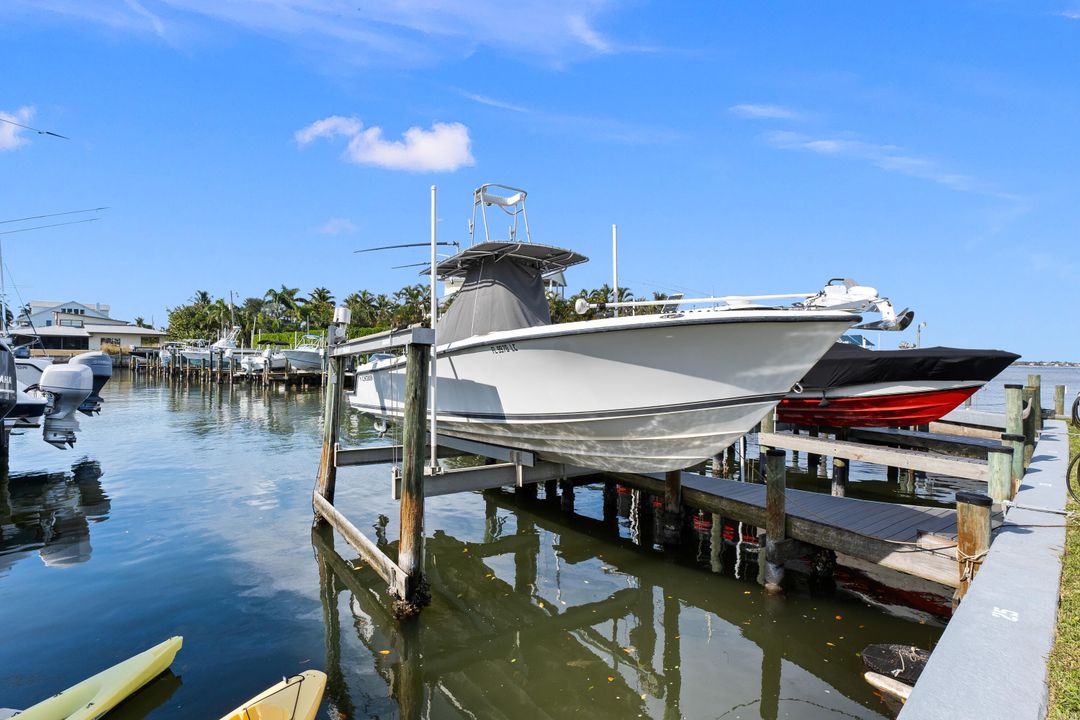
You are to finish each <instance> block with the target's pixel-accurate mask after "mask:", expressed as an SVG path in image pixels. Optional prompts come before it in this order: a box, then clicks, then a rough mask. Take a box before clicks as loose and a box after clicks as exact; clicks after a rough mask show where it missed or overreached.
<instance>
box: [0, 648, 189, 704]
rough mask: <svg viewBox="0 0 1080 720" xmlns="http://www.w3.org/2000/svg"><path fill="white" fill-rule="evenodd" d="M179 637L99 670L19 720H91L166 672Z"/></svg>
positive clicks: (175, 650) (173, 656) (174, 653)
mask: <svg viewBox="0 0 1080 720" xmlns="http://www.w3.org/2000/svg"><path fill="white" fill-rule="evenodd" d="M183 642H184V639H183V638H182V637H180V636H176V637H172V638H169V639H168V640H166V641H165V642H163V643H161V644H160V645H155V646H154V647H152V648H150V649H149V650H147V651H146V652H141V653H139V654H138V655H136V656H134V657H131V658H128V659H127V660H125V661H123V662H122V663H118V664H116V665H113V666H112V667H111V668H109V669H108V670H102V671H101V672H99V673H98V674H97V675H94V676H93V677H89V678H87V679H86V680H83V681H82V682H81V683H79V684H78V685H72V686H71V687H69V688H68V689H67V690H64V691H63V692H61V693H58V694H56V695H53V696H52V697H51V698H49V699H48V700H43V701H42V702H39V703H38V704H37V705H35V706H34V707H32V708H29V709H27V710H23V711H22V712H21V713H19V714H18V715H17V716H16V717H18V718H19V720H93V719H94V718H99V717H101V716H102V715H104V714H105V713H107V712H108V711H109V710H111V709H113V708H114V707H116V706H117V705H118V704H119V703H120V701H121V700H123V699H124V698H126V697H127V696H128V695H131V694H132V693H134V692H135V691H136V690H138V689H139V688H141V687H142V686H143V685H145V684H146V683H148V682H150V681H151V680H153V679H154V678H155V677H157V676H158V675H160V674H161V673H163V672H165V669H166V668H168V667H169V665H171V664H172V661H173V658H175V657H176V653H177V651H179V650H180V646H181V645H182V644H183Z"/></svg>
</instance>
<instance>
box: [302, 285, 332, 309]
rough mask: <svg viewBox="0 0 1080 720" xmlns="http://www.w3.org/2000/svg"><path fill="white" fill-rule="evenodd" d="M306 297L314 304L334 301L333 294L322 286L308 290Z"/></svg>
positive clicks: (327, 303) (326, 303) (325, 303)
mask: <svg viewBox="0 0 1080 720" xmlns="http://www.w3.org/2000/svg"><path fill="white" fill-rule="evenodd" d="M308 298H309V299H310V301H311V302H312V303H315V304H316V305H330V304H332V303H333V302H334V296H333V295H332V294H330V291H329V290H327V289H326V288H324V287H317V288H315V289H314V290H312V291H311V292H309V293H308Z"/></svg>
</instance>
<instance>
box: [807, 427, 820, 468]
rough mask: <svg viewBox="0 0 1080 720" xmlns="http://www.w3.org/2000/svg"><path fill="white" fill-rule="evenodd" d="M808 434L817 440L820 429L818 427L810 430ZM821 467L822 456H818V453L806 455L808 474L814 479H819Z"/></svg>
mask: <svg viewBox="0 0 1080 720" xmlns="http://www.w3.org/2000/svg"><path fill="white" fill-rule="evenodd" d="M808 434H809V435H810V437H812V438H816V437H818V435H819V431H818V429H817V428H816V427H814V428H810V432H809V433H808ZM820 465H821V456H820V455H818V454H816V453H807V454H806V472H807V473H809V474H810V475H811V476H812V477H817V474H818V467H819V466H820Z"/></svg>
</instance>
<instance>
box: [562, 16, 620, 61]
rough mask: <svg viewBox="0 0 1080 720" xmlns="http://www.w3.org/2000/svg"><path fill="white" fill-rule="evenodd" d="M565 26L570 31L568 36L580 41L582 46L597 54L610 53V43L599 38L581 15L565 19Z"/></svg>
mask: <svg viewBox="0 0 1080 720" xmlns="http://www.w3.org/2000/svg"><path fill="white" fill-rule="evenodd" d="M566 25H567V27H568V28H569V29H570V34H571V35H572V36H573V37H575V38H577V39H578V40H580V41H581V43H582V44H583V45H586V46H588V47H591V48H592V49H593V50H595V51H596V52H598V53H602V54H606V53H609V52H611V49H612V48H611V43H609V42H608V41H607V40H605V39H604V38H602V37H600V34H599V33H598V32H596V31H595V30H593V29H592V27H590V26H589V21H588V20H586V19H585V18H584V17H582V16H581V15H571V16H569V17H568V18H566Z"/></svg>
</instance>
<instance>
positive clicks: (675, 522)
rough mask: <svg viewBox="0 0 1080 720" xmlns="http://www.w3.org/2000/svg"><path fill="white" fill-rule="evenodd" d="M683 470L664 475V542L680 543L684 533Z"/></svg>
mask: <svg viewBox="0 0 1080 720" xmlns="http://www.w3.org/2000/svg"><path fill="white" fill-rule="evenodd" d="M681 530H682V471H681V470H669V471H668V472H667V474H666V475H665V476H664V538H663V540H664V544H665V545H678V544H679V539H680V537H681V535H682V532H681Z"/></svg>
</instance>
